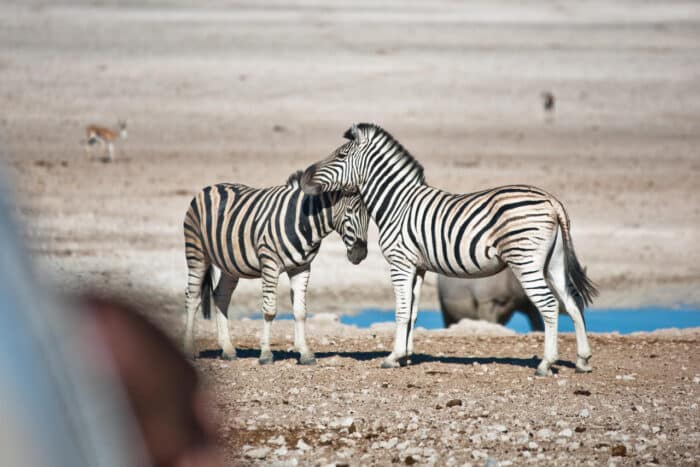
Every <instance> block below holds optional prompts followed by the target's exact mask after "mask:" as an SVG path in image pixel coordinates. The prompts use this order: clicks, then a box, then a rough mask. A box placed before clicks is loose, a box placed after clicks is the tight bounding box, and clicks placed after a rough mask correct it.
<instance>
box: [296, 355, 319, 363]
mask: <svg viewBox="0 0 700 467" xmlns="http://www.w3.org/2000/svg"><path fill="white" fill-rule="evenodd" d="M315 364H316V357H315V356H314V354H307V355H301V356H300V357H299V365H315Z"/></svg>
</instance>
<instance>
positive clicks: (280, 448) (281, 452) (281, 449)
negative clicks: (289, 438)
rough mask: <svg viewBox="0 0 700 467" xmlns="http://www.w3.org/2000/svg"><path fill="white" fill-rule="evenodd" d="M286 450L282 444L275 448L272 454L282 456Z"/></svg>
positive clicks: (285, 453)
mask: <svg viewBox="0 0 700 467" xmlns="http://www.w3.org/2000/svg"><path fill="white" fill-rule="evenodd" d="M288 452H289V450H288V449H287V446H282V447H279V448H277V449H275V452H274V454H275V455H276V456H277V457H282V456H286V455H287V453H288Z"/></svg>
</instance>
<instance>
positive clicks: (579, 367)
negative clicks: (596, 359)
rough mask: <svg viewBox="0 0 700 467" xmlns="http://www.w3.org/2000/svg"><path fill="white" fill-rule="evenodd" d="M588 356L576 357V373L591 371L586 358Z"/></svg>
mask: <svg viewBox="0 0 700 467" xmlns="http://www.w3.org/2000/svg"><path fill="white" fill-rule="evenodd" d="M590 358H591V357H588V358H582V357H578V358H577V359H576V373H590V372H591V371H593V367H591V366H590V365H589V364H588V360H589V359H590Z"/></svg>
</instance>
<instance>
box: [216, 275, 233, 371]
mask: <svg viewBox="0 0 700 467" xmlns="http://www.w3.org/2000/svg"><path fill="white" fill-rule="evenodd" d="M237 285H238V278H237V277H233V276H229V275H228V274H225V273H223V272H222V273H221V279H219V284H218V285H217V286H216V290H214V304H215V305H216V331H217V332H216V333H217V340H218V342H219V346H220V347H221V358H222V359H223V360H235V359H236V358H237V356H236V348H235V347H234V346H233V343H232V342H231V335H230V334H229V329H228V306H229V303H231V295H233V291H234V290H236V286H237Z"/></svg>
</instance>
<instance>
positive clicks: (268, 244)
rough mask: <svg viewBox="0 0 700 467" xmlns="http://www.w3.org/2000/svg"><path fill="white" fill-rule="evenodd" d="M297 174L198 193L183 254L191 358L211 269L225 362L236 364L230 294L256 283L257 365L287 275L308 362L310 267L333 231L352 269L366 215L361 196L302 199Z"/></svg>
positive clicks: (363, 239)
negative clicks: (259, 315)
mask: <svg viewBox="0 0 700 467" xmlns="http://www.w3.org/2000/svg"><path fill="white" fill-rule="evenodd" d="M300 178H301V172H298V173H296V174H294V175H292V176H291V177H290V178H289V180H288V181H287V184H285V185H282V186H276V187H272V188H264V189H259V188H251V187H248V186H245V185H240V184H229V183H222V184H218V185H214V186H209V187H206V188H204V189H203V190H201V191H200V192H199V193H198V194H197V195H196V196H195V197H194V198H193V199H192V202H191V203H190V206H189V209H188V210H187V213H186V214H185V220H184V232H185V255H186V259H187V266H188V270H189V272H188V286H187V301H186V302H187V323H186V331H185V349H186V352H187V353H188V354H190V355H193V353H194V337H193V334H194V331H193V326H194V315H195V313H196V310H197V309H198V308H200V306H201V307H202V308H203V313H204V315H205V317H208V316H209V290H210V288H211V268H212V266H215V267H216V268H218V269H219V270H221V273H222V274H221V279H220V280H219V284H218V286H217V287H216V290H215V291H214V299H215V300H214V301H215V305H216V308H217V311H218V313H217V326H218V328H219V344H220V345H221V346H222V348H223V355H224V357H225V358H234V357H235V349H234V348H233V345H232V344H231V342H230V337H229V334H228V327H227V309H228V304H229V302H230V298H231V295H232V293H233V291H234V290H235V287H236V285H237V283H238V280H239V279H241V278H262V281H263V315H264V318H265V321H264V327H263V334H262V338H261V347H262V352H261V361H262V362H263V363H268V362H269V361H271V359H272V354H271V352H270V350H269V326H270V323H271V321H272V320H273V319H274V317H275V315H276V313H277V303H276V298H277V291H276V289H277V280H278V277H279V275H280V274H281V273H283V272H286V273H287V274H288V275H289V277H290V283H291V286H292V301H293V307H294V313H295V319H296V320H297V328H296V333H295V344H296V346H297V348H298V349H299V351H300V352H301V354H302V360H303V361H304V362H305V363H311V362H312V361H313V354H312V353H311V352H310V351H309V350H308V347H307V345H306V342H305V338H304V331H303V324H304V320H305V314H306V309H305V296H306V286H307V283H308V278H309V274H310V266H311V262H312V261H313V259H314V258H315V257H316V254H317V253H318V250H319V248H320V246H321V241H322V239H323V238H324V237H326V236H327V235H328V234H330V233H331V232H332V231H337V232H338V233H339V234H340V235H341V238H342V240H343V242H344V244H345V246H346V248H347V255H348V259H349V260H350V261H351V262H352V263H354V264H358V263H359V262H360V261H362V260H363V259H364V258H365V256H366V254H367V227H368V224H369V215H368V213H367V210H366V208H365V206H364V204H363V203H362V200H361V198H360V197H359V195H345V194H343V193H342V192H340V191H332V192H329V193H323V194H320V195H318V196H311V195H307V194H304V192H303V191H302V190H301V187H300Z"/></svg>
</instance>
